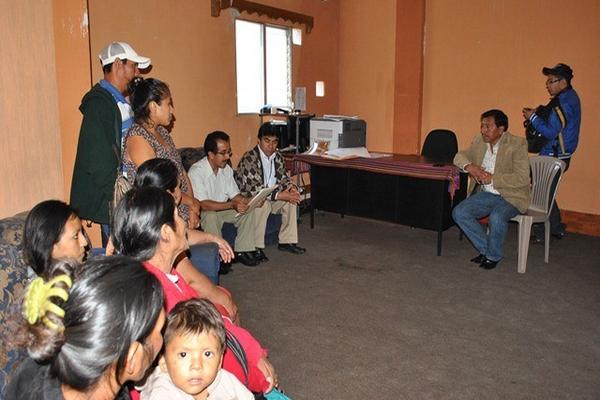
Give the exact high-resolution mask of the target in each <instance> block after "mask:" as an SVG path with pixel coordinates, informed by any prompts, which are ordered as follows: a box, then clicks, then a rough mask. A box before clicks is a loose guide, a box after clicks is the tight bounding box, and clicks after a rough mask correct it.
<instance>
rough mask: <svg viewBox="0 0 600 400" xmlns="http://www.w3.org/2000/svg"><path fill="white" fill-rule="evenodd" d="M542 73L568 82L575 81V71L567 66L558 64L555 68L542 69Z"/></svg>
mask: <svg viewBox="0 0 600 400" xmlns="http://www.w3.org/2000/svg"><path fill="white" fill-rule="evenodd" d="M542 73H543V74H544V75H556V76H560V77H561V78H564V79H566V80H568V81H570V80H571V79H573V70H572V69H571V67H569V66H568V65H567V64H563V63H560V64H556V65H555V66H554V67H552V68H550V67H544V68H542Z"/></svg>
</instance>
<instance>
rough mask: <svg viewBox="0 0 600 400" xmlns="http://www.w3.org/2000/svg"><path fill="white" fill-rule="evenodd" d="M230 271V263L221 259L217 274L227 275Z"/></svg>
mask: <svg viewBox="0 0 600 400" xmlns="http://www.w3.org/2000/svg"><path fill="white" fill-rule="evenodd" d="M230 272H231V263H226V262H223V261H221V264H220V265H219V275H227V274H228V273H230Z"/></svg>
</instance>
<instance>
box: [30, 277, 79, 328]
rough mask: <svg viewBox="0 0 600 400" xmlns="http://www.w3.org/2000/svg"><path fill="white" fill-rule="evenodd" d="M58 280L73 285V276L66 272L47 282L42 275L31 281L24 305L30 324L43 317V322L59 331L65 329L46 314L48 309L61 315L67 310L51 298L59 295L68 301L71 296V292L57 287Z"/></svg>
mask: <svg viewBox="0 0 600 400" xmlns="http://www.w3.org/2000/svg"><path fill="white" fill-rule="evenodd" d="M58 282H63V283H64V284H65V285H67V286H68V287H69V288H71V286H73V281H72V280H71V277H69V276H68V275H65V274H63V275H59V276H57V277H55V278H53V279H51V280H50V281H49V282H47V283H45V282H44V279H43V278H41V277H38V278H35V279H34V280H33V281H32V282H31V284H30V285H29V287H28V288H27V293H26V294H25V303H24V307H23V314H24V316H25V319H26V320H27V322H28V323H29V325H34V324H35V323H37V322H38V321H39V320H40V318H41V320H42V322H44V324H45V325H46V326H47V327H48V328H50V329H54V330H58V331H60V330H62V329H64V328H62V327H59V326H58V325H56V324H55V323H54V322H52V321H51V320H50V319H49V318H48V317H47V316H46V313H47V312H48V311H50V312H52V313H54V314H56V315H57V316H59V317H64V316H65V311H64V310H63V309H62V308H60V307H59V306H57V305H56V304H54V303H53V302H52V301H51V300H50V298H51V297H59V298H61V299H62V300H63V301H67V299H68V298H69V293H67V291H66V290H65V289H63V288H60V287H55V285H56V284H57V283H58Z"/></svg>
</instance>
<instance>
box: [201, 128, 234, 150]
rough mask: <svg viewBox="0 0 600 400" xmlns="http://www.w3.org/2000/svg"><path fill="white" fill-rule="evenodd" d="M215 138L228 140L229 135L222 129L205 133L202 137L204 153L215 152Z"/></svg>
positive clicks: (216, 147) (216, 148)
mask: <svg viewBox="0 0 600 400" xmlns="http://www.w3.org/2000/svg"><path fill="white" fill-rule="evenodd" d="M217 140H222V141H224V142H229V135H228V134H226V133H225V132H223V131H214V132H211V133H209V134H208V135H206V139H204V151H205V152H206V154H208V152H209V151H210V152H211V153H213V154H217V152H218V146H217Z"/></svg>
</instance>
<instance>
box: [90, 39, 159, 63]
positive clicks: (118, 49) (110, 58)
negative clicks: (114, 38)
mask: <svg viewBox="0 0 600 400" xmlns="http://www.w3.org/2000/svg"><path fill="white" fill-rule="evenodd" d="M98 58H100V61H102V66H105V65H108V64H112V63H113V62H115V60H116V59H117V58H118V59H119V60H131V61H133V62H134V63H137V65H138V68H139V69H145V68H148V67H149V66H150V64H151V61H150V59H149V58H148V57H142V56H139V55H138V53H136V52H135V50H134V49H133V47H131V46H130V45H129V44H127V43H125V42H112V43H111V44H109V45H108V46H106V47H105V48H103V49H102V51H101V52H100V54H98Z"/></svg>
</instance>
